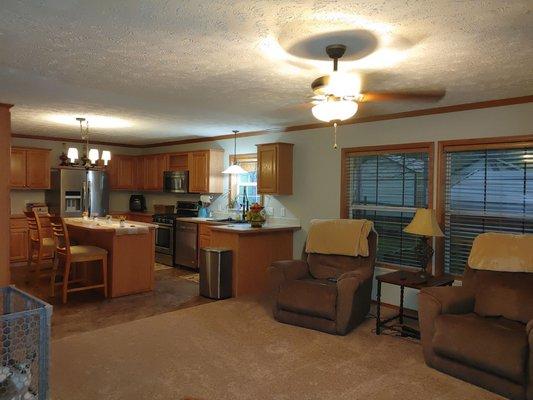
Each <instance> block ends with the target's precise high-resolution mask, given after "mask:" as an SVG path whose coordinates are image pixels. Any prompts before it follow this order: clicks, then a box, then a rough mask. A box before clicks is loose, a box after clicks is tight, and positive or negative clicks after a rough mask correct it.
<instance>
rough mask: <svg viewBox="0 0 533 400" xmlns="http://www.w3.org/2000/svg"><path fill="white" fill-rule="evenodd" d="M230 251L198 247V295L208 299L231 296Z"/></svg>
mask: <svg viewBox="0 0 533 400" xmlns="http://www.w3.org/2000/svg"><path fill="white" fill-rule="evenodd" d="M231 269H232V252H231V250H230V249H223V248H216V247H205V248H202V249H200V295H201V296H204V297H209V298H210V299H227V298H228V297H231V288H232V285H231V283H232V282H231V280H232V271H231Z"/></svg>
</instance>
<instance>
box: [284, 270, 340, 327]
mask: <svg viewBox="0 0 533 400" xmlns="http://www.w3.org/2000/svg"><path fill="white" fill-rule="evenodd" d="M336 304H337V285H336V284H335V283H333V282H329V281H327V280H321V279H302V280H290V281H286V282H284V283H283V284H282V285H281V286H280V291H279V295H278V307H279V308H280V309H282V310H286V311H291V312H294V313H298V314H305V315H310V316H313V317H320V318H327V319H330V320H332V321H333V320H335V316H336Z"/></svg>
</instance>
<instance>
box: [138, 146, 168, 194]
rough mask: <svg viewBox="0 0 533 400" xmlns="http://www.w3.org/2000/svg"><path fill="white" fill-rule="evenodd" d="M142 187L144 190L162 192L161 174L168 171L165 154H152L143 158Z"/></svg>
mask: <svg viewBox="0 0 533 400" xmlns="http://www.w3.org/2000/svg"><path fill="white" fill-rule="evenodd" d="M142 158H143V164H144V165H143V171H144V173H143V186H142V188H143V189H144V190H158V191H162V190H163V172H165V171H166V170H167V169H168V157H167V154H153V155H148V156H143V157H142Z"/></svg>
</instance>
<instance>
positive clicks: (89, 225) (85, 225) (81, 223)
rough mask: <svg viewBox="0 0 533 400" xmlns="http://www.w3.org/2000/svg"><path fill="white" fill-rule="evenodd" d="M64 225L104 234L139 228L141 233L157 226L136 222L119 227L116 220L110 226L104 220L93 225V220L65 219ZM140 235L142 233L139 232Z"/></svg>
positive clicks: (127, 222)
mask: <svg viewBox="0 0 533 400" xmlns="http://www.w3.org/2000/svg"><path fill="white" fill-rule="evenodd" d="M65 223H66V224H67V225H71V226H75V227H78V228H82V229H87V230H99V231H105V232H113V231H116V232H117V233H118V232H122V233H126V231H128V230H132V229H135V228H141V230H142V231H144V232H146V229H143V228H148V229H155V228H157V225H154V224H148V223H145V222H137V221H126V224H125V226H123V227H122V226H120V225H119V222H118V220H116V219H114V220H112V223H111V224H108V223H107V222H106V221H105V220H103V219H101V220H98V222H97V223H95V222H94V221H93V220H83V219H82V218H65ZM139 233H142V232H139Z"/></svg>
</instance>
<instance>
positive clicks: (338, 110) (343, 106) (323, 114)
mask: <svg viewBox="0 0 533 400" xmlns="http://www.w3.org/2000/svg"><path fill="white" fill-rule="evenodd" d="M357 109H358V105H357V103H356V102H355V101H350V100H328V101H324V102H322V103H319V104H317V105H315V106H314V107H313V108H312V109H311V112H312V113H313V116H314V117H315V118H316V119H318V120H320V121H324V122H332V121H344V120H347V119H348V118H350V117H353V116H354V115H355V114H356V113H357Z"/></svg>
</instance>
